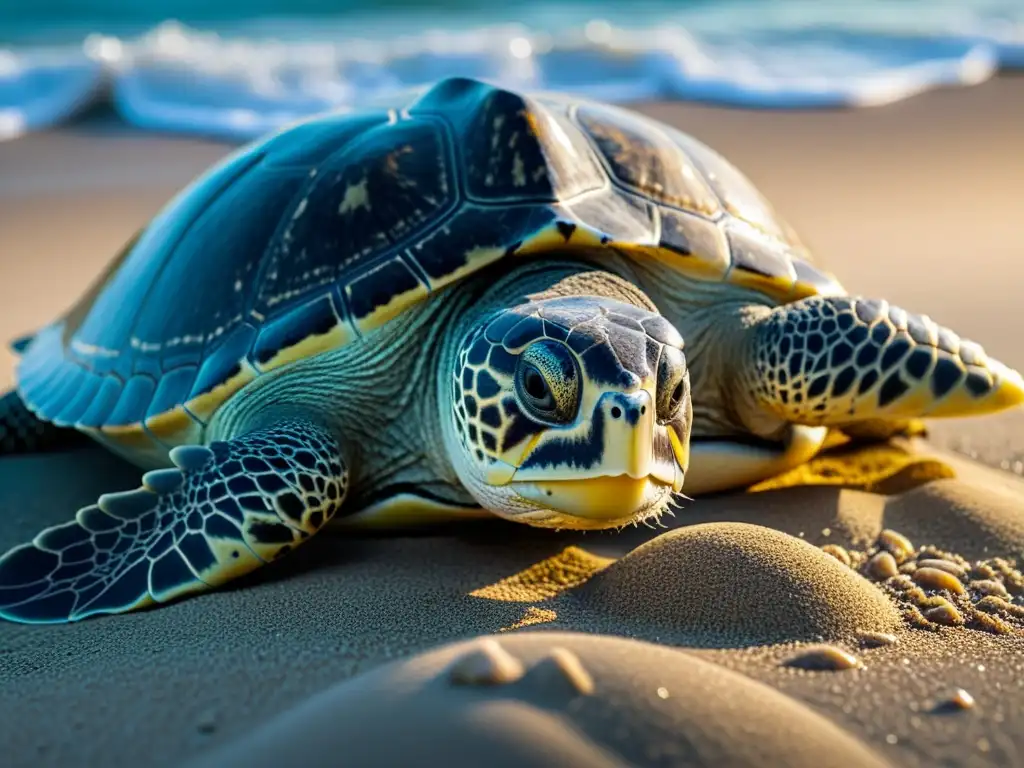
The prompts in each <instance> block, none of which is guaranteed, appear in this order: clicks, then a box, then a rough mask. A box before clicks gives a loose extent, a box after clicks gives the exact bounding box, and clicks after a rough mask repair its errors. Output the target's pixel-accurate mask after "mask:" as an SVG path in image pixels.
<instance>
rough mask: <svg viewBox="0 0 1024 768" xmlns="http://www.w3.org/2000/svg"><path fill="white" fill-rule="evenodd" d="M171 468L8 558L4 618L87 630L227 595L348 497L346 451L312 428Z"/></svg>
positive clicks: (255, 436) (191, 451)
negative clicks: (101, 617)
mask: <svg viewBox="0 0 1024 768" xmlns="http://www.w3.org/2000/svg"><path fill="white" fill-rule="evenodd" d="M171 460H172V461H173V462H174V464H175V467H174V468H172V469H160V470H155V471H153V472H148V473H146V474H145V475H144V476H143V478H142V487H141V488H139V489H137V490H134V491H127V492H124V493H113V494H108V495H104V496H101V497H100V499H99V501H98V502H97V504H95V505H93V506H89V507H85V508H83V509H81V510H79V511H78V514H77V515H76V516H75V520H74V521H73V522H70V523H65V524H63V525H58V526H56V527H53V528H48V529H46V530H45V531H43V532H42V533H40V534H39V535H38V536H36V537H35V539H33V540H32V542H31V543H30V544H24V545H22V546H20V547H17V548H15V549H12V550H10V551H9V552H7V553H6V554H5V555H4V556H3V557H0V616H2V617H3V618H6V619H8V620H12V621H21V622H26V623H58V622H65V621H76V620H78V619H83V618H85V617H87V616H91V615H94V614H99V613H124V612H127V611H131V610H135V609H137V608H142V607H144V606H146V605H150V604H152V603H154V602H159V603H162V602H167V601H169V600H172V599H174V598H176V597H178V596H180V595H184V594H187V593H190V592H200V591H203V590H205V589H207V588H209V587H214V586H217V585H219V584H223V583H224V582H226V581H228V580H230V579H233V578H235V577H237V576H241V575H242V574H244V573H247V572H249V571H251V570H253V569H255V568H256V567H258V566H260V565H262V564H263V563H265V562H268V561H271V560H274V559H276V558H278V557H281V556H282V555H284V554H285V553H287V552H288V551H289V550H291V549H292V548H293V547H295V546H297V545H299V544H301V543H302V542H303V541H306V540H307V539H308V538H309V537H310V535H312V534H314V533H316V532H317V531H318V530H319V529H320V528H322V527H323V525H324V524H325V523H326V522H327V521H328V520H330V519H331V517H333V516H334V514H335V512H336V511H337V510H338V508H339V507H340V506H341V504H342V501H343V500H344V498H345V492H346V490H347V487H348V470H347V468H346V466H345V463H344V461H343V459H342V454H341V449H340V445H339V444H338V441H337V440H336V439H335V437H334V436H333V435H332V434H331V433H330V432H329V431H328V430H326V429H324V428H322V427H320V426H318V425H316V424H314V423H312V422H310V421H305V420H295V421H288V422H284V423H280V424H277V425H275V426H273V427H271V428H268V429H262V430H259V431H256V432H251V433H249V434H246V435H244V436H242V437H238V438H236V439H234V440H231V441H230V442H215V443H211V444H210V446H209V447H202V446H182V447H179V448H175V449H174V450H172V451H171Z"/></svg>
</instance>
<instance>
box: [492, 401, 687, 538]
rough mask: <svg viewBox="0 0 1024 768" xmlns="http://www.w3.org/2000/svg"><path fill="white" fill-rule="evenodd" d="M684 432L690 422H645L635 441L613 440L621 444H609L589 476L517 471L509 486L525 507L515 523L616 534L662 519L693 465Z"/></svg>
mask: <svg viewBox="0 0 1024 768" xmlns="http://www.w3.org/2000/svg"><path fill="white" fill-rule="evenodd" d="M624 426H625V425H624ZM685 429H686V423H685V422H682V423H671V424H667V425H661V424H654V423H652V421H651V420H646V424H644V423H641V424H640V425H638V429H637V431H636V432H635V433H634V434H632V435H629V436H627V435H624V434H623V435H611V436H610V437H617V438H618V439H613V440H609V441H608V442H607V443H606V449H607V453H606V454H605V457H604V461H603V462H602V463H601V464H600V465H599V466H596V467H593V468H591V469H590V470H588V471H580V470H574V469H572V468H571V467H565V466H563V467H562V468H560V469H559V470H549V469H546V468H537V469H533V470H531V469H529V468H528V467H522V468H520V469H517V470H516V471H515V472H514V473H513V474H512V476H511V479H510V480H509V481H508V483H507V487H508V489H509V490H510V491H512V492H513V493H514V494H515V495H516V496H517V497H518V498H517V501H518V502H519V503H518V504H517V506H518V507H520V509H519V510H517V511H516V512H515V513H514V514H513V515H511V519H514V520H517V521H520V522H527V523H529V524H531V525H538V526H543V527H560V528H615V527H619V526H622V525H627V524H629V523H632V522H638V521H641V520H645V519H647V518H649V517H657V516H658V515H659V514H660V513H661V512H662V511H663V510H664V509H665V507H666V506H667V505H668V503H669V502H670V501H671V499H672V494H673V493H679V492H680V491H681V490H682V489H683V485H684V482H685V479H686V469H687V466H688V465H689V440H688V435H687V433H686V431H685ZM616 448H617V449H618V450H614V449H616ZM522 507H525V508H526V509H525V511H523V510H522Z"/></svg>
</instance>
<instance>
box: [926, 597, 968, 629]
mask: <svg viewBox="0 0 1024 768" xmlns="http://www.w3.org/2000/svg"><path fill="white" fill-rule="evenodd" d="M924 617H925V618H926V619H928V621H930V622H932V623H933V624H942V625H943V626H947V627H957V626H960V625H961V624H963V623H964V617H963V616H962V615H960V611H958V610H957V609H956V606H954V605H953V604H952V603H950V602H948V601H944V602H943V603H940V604H939V605H935V606H933V607H931V608H926V609H925V610H924Z"/></svg>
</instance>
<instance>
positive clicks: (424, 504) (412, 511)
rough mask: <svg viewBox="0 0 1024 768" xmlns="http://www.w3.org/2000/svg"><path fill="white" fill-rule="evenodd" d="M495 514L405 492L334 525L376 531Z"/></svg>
mask: <svg viewBox="0 0 1024 768" xmlns="http://www.w3.org/2000/svg"><path fill="white" fill-rule="evenodd" d="M492 517H493V515H492V514H491V513H490V512H488V511H487V510H485V509H483V508H482V507H463V506H459V505H457V504H445V503H444V502H441V501H435V500H434V499H427V498H424V497H422V496H417V495H416V494H412V493H402V494H399V495H397V496H392V497H391V498H388V499H385V500H383V501H380V502H378V503H376V504H372V505H370V506H369V507H366V508H365V509H361V510H360V511H359V512H357V513H356V514H354V515H348V516H346V517H342V518H335V519H333V520H332V521H331V522H330V526H331V527H332V528H355V529H360V530H362V529H366V530H374V529H386V528H399V527H406V526H416V525H436V524H438V523H447V522H453V521H460V520H467V519H488V518H492Z"/></svg>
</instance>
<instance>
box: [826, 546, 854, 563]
mask: <svg viewBox="0 0 1024 768" xmlns="http://www.w3.org/2000/svg"><path fill="white" fill-rule="evenodd" d="M821 549H822V551H823V552H825V553H827V554H829V555H832V557H834V558H835V559H836V560H838V561H839V562H840V563H842V564H843V565H845V566H846V567H847V568H849V567H850V563H851V562H852V561H851V560H850V553H849V552H847V551H846V549H845V548H843V547H840V546H839V545H838V544H826V545H825V546H824V547H822V548H821Z"/></svg>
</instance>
